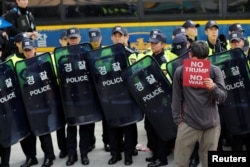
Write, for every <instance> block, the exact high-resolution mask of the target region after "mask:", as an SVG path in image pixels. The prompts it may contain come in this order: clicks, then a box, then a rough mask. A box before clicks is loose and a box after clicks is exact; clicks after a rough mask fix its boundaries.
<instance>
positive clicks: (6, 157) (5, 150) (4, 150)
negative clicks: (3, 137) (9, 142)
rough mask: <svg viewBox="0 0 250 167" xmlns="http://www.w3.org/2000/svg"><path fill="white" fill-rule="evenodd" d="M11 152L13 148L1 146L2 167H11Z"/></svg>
mask: <svg viewBox="0 0 250 167" xmlns="http://www.w3.org/2000/svg"><path fill="white" fill-rule="evenodd" d="M10 151H11V147H2V146H0V157H1V166H2V167H9V166H10V164H9V162H10Z"/></svg>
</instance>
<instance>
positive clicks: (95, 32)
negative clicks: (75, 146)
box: [88, 28, 110, 152]
mask: <svg viewBox="0 0 250 167" xmlns="http://www.w3.org/2000/svg"><path fill="white" fill-rule="evenodd" d="M88 36H89V41H90V44H91V46H92V49H93V50H95V49H100V48H102V33H101V30H100V29H99V28H91V29H89V32H88ZM107 126H108V125H107V121H106V120H105V119H103V120H102V141H103V144H104V150H105V151H106V152H110V145H109V139H108V129H107ZM94 131H95V123H93V124H92V128H91V135H92V136H91V138H90V140H91V147H90V150H92V149H93V148H94V147H95V142H96V138H95V134H94Z"/></svg>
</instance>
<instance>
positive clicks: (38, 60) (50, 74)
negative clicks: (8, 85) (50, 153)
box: [15, 53, 65, 136]
mask: <svg viewBox="0 0 250 167" xmlns="http://www.w3.org/2000/svg"><path fill="white" fill-rule="evenodd" d="M15 70H16V73H17V76H18V81H19V86H20V88H21V94H22V98H23V102H24V106H25V109H26V113H27V116H28V121H29V124H30V128H31V132H32V133H33V134H34V135H36V136H40V135H45V134H47V133H50V132H53V131H55V130H58V129H60V128H62V127H63V126H64V125H65V118H64V114H63V108H62V103H61V98H60V92H59V87H58V83H57V78H56V75H55V71H54V65H53V63H52V59H51V55H50V53H44V54H41V55H38V56H35V57H32V58H29V59H24V60H22V61H18V62H17V63H16V67H15Z"/></svg>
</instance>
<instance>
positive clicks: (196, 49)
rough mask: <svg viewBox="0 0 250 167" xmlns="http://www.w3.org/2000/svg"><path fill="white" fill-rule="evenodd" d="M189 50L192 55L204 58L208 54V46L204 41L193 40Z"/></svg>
mask: <svg viewBox="0 0 250 167" xmlns="http://www.w3.org/2000/svg"><path fill="white" fill-rule="evenodd" d="M190 52H191V54H192V56H193V57H197V58H198V59H205V58H207V57H208V55H209V47H208V44H207V43H206V42H205V41H194V42H193V43H192V44H191V46H190Z"/></svg>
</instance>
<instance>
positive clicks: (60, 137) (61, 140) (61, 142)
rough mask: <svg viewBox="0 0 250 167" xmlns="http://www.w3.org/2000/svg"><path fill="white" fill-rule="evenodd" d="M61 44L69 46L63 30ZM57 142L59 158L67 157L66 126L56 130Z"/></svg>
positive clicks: (60, 38)
mask: <svg viewBox="0 0 250 167" xmlns="http://www.w3.org/2000/svg"><path fill="white" fill-rule="evenodd" d="M59 43H60V46H62V47H64V46H67V44H68V42H67V32H66V31H63V32H62V33H61V35H60V37H59ZM56 137H57V144H58V148H59V150H60V153H59V158H65V157H66V156H67V146H66V131H65V127H63V128H61V129H58V130H57V131H56Z"/></svg>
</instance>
